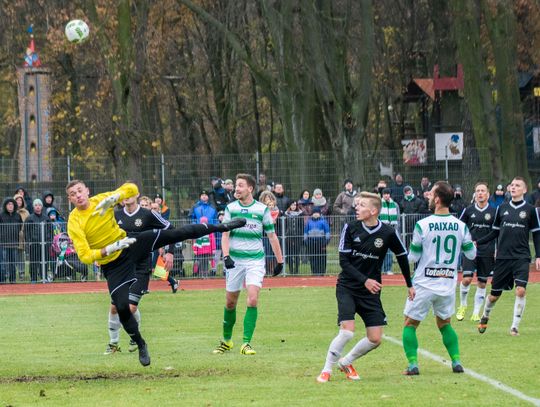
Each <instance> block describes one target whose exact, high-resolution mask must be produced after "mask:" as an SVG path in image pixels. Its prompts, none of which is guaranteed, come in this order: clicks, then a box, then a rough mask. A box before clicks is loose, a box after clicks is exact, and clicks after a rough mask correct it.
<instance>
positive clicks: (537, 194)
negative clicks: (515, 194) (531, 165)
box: [529, 178, 540, 206]
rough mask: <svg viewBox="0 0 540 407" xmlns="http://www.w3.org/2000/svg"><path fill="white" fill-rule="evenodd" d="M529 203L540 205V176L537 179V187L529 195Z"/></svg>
mask: <svg viewBox="0 0 540 407" xmlns="http://www.w3.org/2000/svg"><path fill="white" fill-rule="evenodd" d="M529 203H530V204H531V205H533V206H540V178H538V181H536V189H535V190H533V191H532V192H531V194H530V195H529Z"/></svg>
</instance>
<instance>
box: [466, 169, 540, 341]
mask: <svg viewBox="0 0 540 407" xmlns="http://www.w3.org/2000/svg"><path fill="white" fill-rule="evenodd" d="M526 191H527V184H526V183H525V180H524V179H523V178H521V177H515V178H514V179H513V180H512V183H511V184H510V194H511V196H512V199H511V201H510V202H505V203H503V204H501V205H500V206H499V207H498V208H497V213H496V215H495V221H494V222H493V231H492V233H490V234H489V235H488V236H486V237H484V238H482V239H480V240H478V241H477V244H478V245H482V244H484V243H485V242H487V241H489V240H490V239H494V238H496V237H498V241H497V257H496V258H495V268H494V270H493V280H492V281H491V294H490V295H489V296H488V298H487V301H486V305H485V307H484V313H483V315H482V318H481V320H480V324H479V325H478V332H480V333H484V332H485V331H486V329H487V324H488V320H489V315H490V313H491V310H492V309H493V307H494V305H495V302H497V300H498V299H499V297H500V296H501V294H502V291H503V290H511V289H512V288H513V286H514V285H515V286H516V300H515V303H514V319H513V321H512V327H511V328H510V334H511V335H513V336H517V335H519V323H520V322H521V318H522V316H523V310H524V309H525V294H526V288H527V282H528V281H529V263H530V262H531V251H530V248H529V232H531V233H532V235H533V241H534V250H535V252H536V269H537V270H540V217H539V214H538V209H537V208H535V207H534V206H532V205H530V204H528V203H526V202H525V201H524V199H523V197H524V194H525V192H526Z"/></svg>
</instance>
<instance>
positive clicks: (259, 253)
mask: <svg viewBox="0 0 540 407" xmlns="http://www.w3.org/2000/svg"><path fill="white" fill-rule="evenodd" d="M255 187H256V183H255V178H253V176H251V175H249V174H238V175H237V176H236V187H235V192H234V197H235V198H236V199H237V201H234V202H231V203H230V204H228V205H227V207H226V208H225V215H224V217H223V221H224V222H229V221H230V222H234V221H236V220H238V219H244V220H247V223H246V224H245V226H244V227H242V228H239V229H236V230H233V231H232V232H230V233H223V236H222V240H221V249H222V250H223V262H224V264H225V268H226V276H225V278H226V287H225V290H226V294H225V298H226V301H225V309H224V312H223V340H222V341H221V343H220V344H219V345H218V346H217V348H216V349H214V351H213V353H214V354H223V353H225V352H228V351H230V350H231V349H232V348H233V341H232V332H233V327H234V325H235V323H236V305H237V304H238V297H239V295H240V291H241V290H242V287H243V286H244V284H245V286H246V290H247V310H246V315H245V317H244V336H243V340H242V346H241V347H240V353H241V354H242V355H255V353H256V352H255V350H254V349H253V348H252V347H251V343H250V342H251V339H252V337H253V332H254V331H255V325H256V323H257V304H258V300H259V292H260V290H261V287H262V282H263V278H264V275H265V273H266V270H265V260H264V248H263V242H262V237H263V231H264V232H266V234H267V236H268V240H269V241H270V246H271V247H272V251H273V252H274V255H275V256H276V259H277V265H276V266H275V268H274V272H273V275H274V276H276V275H278V274H280V273H281V271H282V270H283V255H282V254H281V248H280V246H279V241H278V238H277V236H276V233H275V232H274V222H273V221H272V216H271V215H270V210H269V209H268V207H267V206H266V205H264V204H262V203H261V202H259V201H256V200H255V199H254V198H253V191H254V190H255ZM231 219H232V220H231Z"/></svg>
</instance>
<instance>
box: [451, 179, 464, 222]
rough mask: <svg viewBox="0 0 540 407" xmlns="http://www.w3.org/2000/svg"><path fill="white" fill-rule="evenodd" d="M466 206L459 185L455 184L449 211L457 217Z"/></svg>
mask: <svg viewBox="0 0 540 407" xmlns="http://www.w3.org/2000/svg"><path fill="white" fill-rule="evenodd" d="M466 207H467V202H465V200H464V199H463V190H462V188H461V185H456V186H455V187H454V199H452V202H451V203H450V208H449V209H450V213H452V214H454V215H455V216H456V217H458V218H459V217H460V216H461V214H462V212H463V210H464V209H465V208H466Z"/></svg>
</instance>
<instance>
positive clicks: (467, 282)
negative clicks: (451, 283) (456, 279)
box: [461, 277, 472, 287]
mask: <svg viewBox="0 0 540 407" xmlns="http://www.w3.org/2000/svg"><path fill="white" fill-rule="evenodd" d="M471 281H472V277H463V280H461V284H463V285H464V286H465V287H468V286H469V285H470V284H471Z"/></svg>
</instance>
